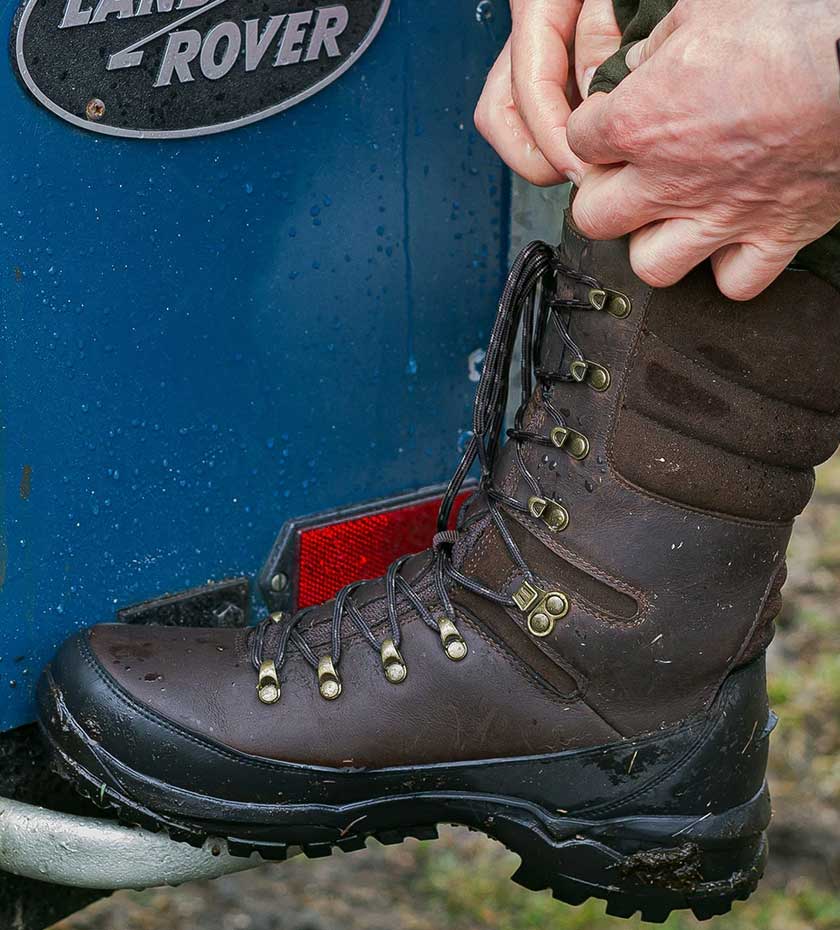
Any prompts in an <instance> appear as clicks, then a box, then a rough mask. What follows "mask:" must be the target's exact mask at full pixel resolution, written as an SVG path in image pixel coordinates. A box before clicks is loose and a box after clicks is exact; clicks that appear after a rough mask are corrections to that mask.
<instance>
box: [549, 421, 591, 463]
mask: <svg viewBox="0 0 840 930" xmlns="http://www.w3.org/2000/svg"><path fill="white" fill-rule="evenodd" d="M551 441H552V442H553V443H554V445H555V446H557V448H558V449H562V450H563V451H564V452H565V453H566V454H567V455H570V456H571V457H572V458H573V459H578V460H580V459H585V458H586V456H587V455H589V440H588V439H587V438H586V436H584V435H583V433H579V432H577V431H576V430H573V429H569V427H568V426H555V427H554V429H553V430H552V431H551Z"/></svg>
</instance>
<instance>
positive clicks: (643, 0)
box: [589, 0, 840, 289]
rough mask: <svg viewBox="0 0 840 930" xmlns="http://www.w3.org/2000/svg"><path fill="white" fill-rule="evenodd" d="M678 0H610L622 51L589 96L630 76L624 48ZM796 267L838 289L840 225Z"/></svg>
mask: <svg viewBox="0 0 840 930" xmlns="http://www.w3.org/2000/svg"><path fill="white" fill-rule="evenodd" d="M676 2H677V0H613V3H614V5H615V15H616V19H617V20H618V24H619V26H620V27H621V31H622V40H621V49H619V51H618V52H616V54H615V55H613V56H612V58H609V59H607V61H605V62H604V64H603V65H601V67H600V68H599V69H598V71H597V72H596V73H595V76H594V78H593V79H592V84H591V85H590V91H589V92H590V93H593V94H594V93H596V92H598V91H604V92H606V93H609V91H611V90H612V89H613V88H614V87H615V86H616V85H617V84H618V83H619V82H620V81H621V80H623V79H624V78H625V77H626V76H627V74H628V73H629V72H628V70H627V65H625V64H624V56H625V54H626V52H627V48H628V47H629V46H630V45H632V44H633V43H634V42H638V41H639V40H640V39H644V38H647V36H649V35H650V33H651V31H652V30H653V27H654V26H655V25H656V24H657V23H658V22H659V21H660V20H661V19H662V18H663V17H664V16H665V15H666V14H667V13H668V11H669V10H670V9H672V7H674V6H675V5H676ZM795 264H796V266H797V267H800V268H807V269H808V270H809V271H813V272H814V274H816V275H819V276H820V277H821V278H823V279H824V280H826V281H829V282H830V283H831V284H833V285H834V286H835V287H836V288H838V289H840V225H838V226H835V228H834V229H833V230H832V231H831V232H829V233H827V234H826V235H825V236H823V237H822V239H818V240H817V241H816V242H812V243H811V245H809V246H807V247H806V248H804V249H803V250H802V251H801V252H800V253H799V255H797V257H796V261H795Z"/></svg>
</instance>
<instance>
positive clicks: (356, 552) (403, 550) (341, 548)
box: [297, 491, 472, 608]
mask: <svg viewBox="0 0 840 930" xmlns="http://www.w3.org/2000/svg"><path fill="white" fill-rule="evenodd" d="M471 493H472V491H465V492H463V493H461V494H459V495H458V497H457V498H456V500H455V506H454V507H453V516H454V515H455V514H456V513H457V512H458V510H459V508H460V507H461V504H463V503H464V501H465V500H466V499H467V498H468V497H469V496H470V494H471ZM439 507H440V498H433V499H432V500H425V501H418V502H417V503H414V504H408V505H407V506H405V507H399V508H395V509H393V510H385V511H379V512H378V513H370V514H365V515H364V516H360V517H352V518H351V519H349V520H345V521H343V522H341V523H331V524H328V525H327V526H315V527H311V528H308V529H303V530H300V532H299V534H298V540H299V541H298V554H299V563H298V589H297V606H298V608H302V607H311V606H312V605H313V604H320V603H321V602H322V601H328V600H329V599H330V598H332V597H335V595H336V593H337V592H338V590H339V589H340V588H343V587H344V585H346V584H350V583H351V582H353V581H361V580H362V579H365V578H378V577H379V576H380V575H384V574H385V572H386V571H387V569H388V566H389V565H390V564H391V562H393V561H394V559H397V558H399V557H400V556H401V555H408V554H409V553H413V552H421V551H422V550H423V549H427V548H428V547H429V546H430V545H431V544H432V537H433V536H434V535H435V530H436V528H437V514H438V508H439Z"/></svg>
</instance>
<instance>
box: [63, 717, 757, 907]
mask: <svg viewBox="0 0 840 930" xmlns="http://www.w3.org/2000/svg"><path fill="white" fill-rule="evenodd" d="M47 737H48V739H49V742H50V745H51V747H52V752H53V764H54V767H55V769H56V771H57V772H58V773H59V774H60V775H62V776H63V777H64V778H66V779H68V780H69V781H71V783H72V784H73V785H74V786H75V787H76V789H77V790H78V791H79V793H80V794H82V795H83V796H84V797H86V798H87V799H89V800H90V801H91V802H92V803H93V804H95V805H96V806H98V807H100V808H102V809H104V810H108V811H110V812H112V813H113V814H114V815H115V816H116V818H117V820H118V821H119V822H120V823H123V824H125V825H128V826H140V827H143V828H144V829H147V830H150V831H152V832H161V831H164V832H166V833H167V834H168V835H169V837H170V838H171V839H172V840H174V841H177V842H184V843H188V844H190V845H192V846H195V847H202V846H204V845H205V844H206V843H207V841H208V840H209V839H224V840H225V842H226V843H227V847H228V850H229V852H230V853H231V854H232V855H235V856H243V857H248V856H251V855H252V854H254V853H256V854H257V855H259V856H260V857H261V858H262V859H264V860H266V861H268V862H280V861H285V860H286V859H288V858H290V856H291V855H297V854H298V853H299V852H302V853H303V855H305V856H307V857H308V858H310V859H317V858H322V857H325V856H329V855H331V854H332V852H333V850H334V849H340V850H342V851H343V852H352V851H354V850H357V849H363V848H364V847H365V846H366V843H367V840H368V839H370V838H373V839H375V840H377V841H378V842H380V843H382V844H383V845H394V844H397V843H401V842H403V840H405V839H409V838H414V839H421V840H428V839H437V837H438V830H437V824H421V825H417V826H414V827H406V826H401V827H399V828H388V829H379V830H370V831H358V832H347V833H346V834H345V833H343V832H341V833H340V834H339V835H337V836H336V838H335V839H334V840H330V841H324V842H301V843H299V844H298V843H292V842H271V841H268V840H256V839H253V838H247V839H246V838H242V837H237V836H235V835H233V834H229V835H218V834H217V833H216V832H215V831H214V832H210V831H208V830H206V829H201V828H200V827H198V826H197V825H192V824H187V823H182V822H179V821H177V820H174V819H171V818H169V817H166V816H164V815H162V814H159V813H156V812H153V811H151V810H149V809H148V808H146V807H144V806H142V805H141V804H139V803H137V802H136V801H133V800H131V799H129V798H127V797H125V796H124V795H122V794H120V793H119V792H117V791H116V790H115V789H114V788H112V787H111V786H108V785H106V784H105V783H102V782H99V781H98V780H97V779H96V778H95V777H94V776H93V775H92V774H91V773H89V772H88V771H86V770H85V769H84V768H83V767H82V766H81V765H79V764H78V763H76V762H75V761H73V760H72V759H70V758H69V757H68V756H67V755H66V754H65V753H64V752H63V751H62V750H61V749H60V748H59V747H58V746H56V745H55V743H54V742H53V740H52V739H51V738H50V735H49V733H47ZM363 819H365V818H364V817H360V818H359V820H363ZM440 822H447V821H440ZM453 822H454V823H458V822H459V821H458V820H453ZM465 825H466V826H468V827H469V828H470V829H474V830H478V831H479V832H483V833H485V834H486V835H488V836H489V837H491V838H492V839H495V840H497V841H499V842H501V843H502V844H503V845H504V846H506V847H507V848H508V849H509V850H510V851H512V852H514V853H515V854H516V855H518V856H519V857H520V859H521V865H520V866H519V868H518V869H517V871H516V872H515V873H514V874H513V875H512V876H511V878H512V880H513V881H515V882H516V883H517V884H519V885H521V886H523V887H524V888H527V889H529V890H531V891H542V890H545V889H548V890H550V891H551V893H552V895H553V897H554V898H555V899H556V900H558V901H560V902H562V903H565V904H569V905H573V906H577V905H581V904H583V903H584V902H586V901H587V900H589V899H590V898H597V899H600V900H603V901H605V902H606V912H607V914H609V915H611V916H614V917H621V918H630V917H633V916H634V915H635V914H637V913H639V914H640V915H641V918H642V920H644V921H647V922H650V923H663V922H664V921H666V920H667V919H668V917H669V915H670V914H671V913H672V912H673V911H676V910H691V911H692V913H693V914H694V916H695V917H696V918H697V919H698V920H701V921H705V920H709V919H711V918H712V917H716V916H720V915H722V914H726V913H728V912H729V911H730V910H731V908H732V905H733V903H734V902H735V901H743V900H746V899H747V898H748V897H749V896H750V895H751V894H752V893H753V892H754V891H755V889H756V887H757V886H758V883H759V881H760V880H761V877H762V875H763V873H764V866H765V863H766V859H767V841H766V834H762V835H761V836H760V837H757V838H756V843H755V848H754V851H753V855H752V858H751V861H749V862H747V863H746V864H745V865H744V867H742V868H739V869H738V870H737V871H735V872H733V873H732V874H731V876H730V877H729V878H728V879H723V880H718V881H700V880H697V877H696V872H697V865H698V862H699V856H700V851H699V850H698V849H697V847H696V846H694V844H691V843H684V844H683V845H681V846H674V847H673V848H661V847H660V848H655V849H653V850H651V852H650V854H640V853H634V854H631V855H625V856H621V855H620V854H619V853H617V852H616V851H615V850H611V849H609V848H608V847H606V846H604V845H603V844H601V843H599V842H596V841H594V840H586V839H585V838H583V837H575V838H574V839H573V840H570V841H561V842H555V841H553V840H551V838H549V837H548V836H547V835H544V834H542V833H541V831H540V830H538V829H535V828H534V827H533V826H532V825H529V824H526V823H524V822H518V821H516V820H515V819H513V818H504V819H502V818H499V819H494V818H492V817H491V818H488V821H487V823H486V825H481V826H476V825H474V824H469V823H468V824H465ZM351 826H352V824H351ZM585 856H590V857H591V858H592V860H593V863H596V865H597V868H595V869H594V871H595V873H596V874H597V873H598V872H599V871H603V868H604V866H603V863H602V862H601V860H603V858H604V857H605V856H606V857H610V858H611V859H612V860H614V861H613V862H612V864H611V865H609V866H608V868H610V869H613V870H614V874H615V876H616V879H617V880H618V881H619V882H620V881H621V880H622V878H623V879H624V882H625V887H621V886H620V884H598V883H595V882H588V881H585V880H582V879H581V878H577V877H574V876H572V875H568V874H564V873H563V872H562V870H558V868H557V863H558V860H561V861H562V860H563V859H564V858H567V859H568V861H570V862H571V861H572V859H574V861H575V863H576V865H578V864H579V863H580V861H581V857H585ZM652 862H653V863H654V865H655V866H656V867H652V866H651V863H652ZM657 869H658V871H657ZM628 878H630V879H632V882H634V883H635V886H634V887H631V888H628V887H626V885H627V880H628Z"/></svg>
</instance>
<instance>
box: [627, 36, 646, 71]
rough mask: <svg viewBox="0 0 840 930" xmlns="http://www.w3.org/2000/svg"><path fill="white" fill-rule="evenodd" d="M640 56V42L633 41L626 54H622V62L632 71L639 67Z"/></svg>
mask: <svg viewBox="0 0 840 930" xmlns="http://www.w3.org/2000/svg"><path fill="white" fill-rule="evenodd" d="M641 57H642V43H641V42H635V43H633V45H631V46H630V48H628V49H627V54H626V55H625V56H624V63H625V64H626V65H627V67H628V68H629V69H630V70H631V71H633V70H635V69H636V68H638V67H639V61H640V60H641Z"/></svg>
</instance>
